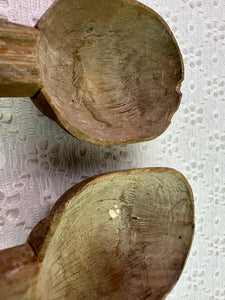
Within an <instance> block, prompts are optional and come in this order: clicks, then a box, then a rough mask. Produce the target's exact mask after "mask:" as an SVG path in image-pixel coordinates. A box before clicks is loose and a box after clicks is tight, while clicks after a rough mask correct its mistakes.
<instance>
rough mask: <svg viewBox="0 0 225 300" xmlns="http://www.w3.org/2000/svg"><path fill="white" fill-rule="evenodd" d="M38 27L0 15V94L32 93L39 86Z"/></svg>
mask: <svg viewBox="0 0 225 300" xmlns="http://www.w3.org/2000/svg"><path fill="white" fill-rule="evenodd" d="M38 35H39V34H38V31H37V30H36V29H35V28H30V27H27V26H22V25H17V24H12V23H10V22H7V21H5V20H2V19H0V96H1V97H32V96H34V95H35V93H36V92H37V91H38V90H39V89H40V76H39V71H38V65H37V53H36V52H37V40H38Z"/></svg>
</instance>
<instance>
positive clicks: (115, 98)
mask: <svg viewBox="0 0 225 300" xmlns="http://www.w3.org/2000/svg"><path fill="white" fill-rule="evenodd" d="M62 12H63V13H62ZM37 28H38V30H40V31H41V37H40V42H39V44H38V61H39V67H40V72H41V78H42V82H43V85H44V87H45V88H44V89H43V90H42V94H43V95H44V96H45V97H46V99H47V101H48V102H49V104H50V106H51V107H52V109H53V110H54V112H55V114H56V116H57V119H58V122H59V123H60V124H61V125H62V126H63V127H64V128H65V129H66V130H68V131H69V132H70V133H71V134H72V135H74V136H76V137H78V138H79V139H82V140H86V141H89V142H92V143H96V144H100V145H116V144H127V143H132V142H140V141H143V140H149V139H152V138H155V137H157V136H158V135H159V134H161V133H162V132H163V131H164V130H165V129H166V128H167V127H168V125H169V123H170V120H171V117H172V115H173V114H174V112H175V111H176V110H177V108H178V106H179V103H180V97H181V94H180V91H179V87H180V83H181V81H182V80H183V62H182V58H181V54H180V51H179V49H178V46H177V43H176V41H175V39H174V37H173V35H172V33H171V31H170V30H169V28H168V26H167V25H166V24H165V22H164V21H163V20H162V19H161V18H160V17H159V16H158V15H157V14H156V13H155V12H154V11H152V10H151V9H149V8H147V7H145V6H144V5H142V4H140V3H138V2H136V1H124V0H115V1H111V0H98V1H97V0H94V1H90V0H82V1H81V0H75V1H74V0H73V1H72V0H67V1H62V0H59V1H56V2H55V3H54V5H53V6H52V7H51V8H50V9H49V10H48V12H47V13H46V15H45V16H44V17H43V18H42V19H41V21H40V22H39V23H38V24H37Z"/></svg>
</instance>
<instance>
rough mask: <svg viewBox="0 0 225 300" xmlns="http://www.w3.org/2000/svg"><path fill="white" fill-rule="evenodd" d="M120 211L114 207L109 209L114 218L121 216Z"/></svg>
mask: <svg viewBox="0 0 225 300" xmlns="http://www.w3.org/2000/svg"><path fill="white" fill-rule="evenodd" d="M119 213H120V210H119V209H117V210H114V209H110V210H109V215H110V217H111V218H112V219H115V218H117V217H118V216H119Z"/></svg>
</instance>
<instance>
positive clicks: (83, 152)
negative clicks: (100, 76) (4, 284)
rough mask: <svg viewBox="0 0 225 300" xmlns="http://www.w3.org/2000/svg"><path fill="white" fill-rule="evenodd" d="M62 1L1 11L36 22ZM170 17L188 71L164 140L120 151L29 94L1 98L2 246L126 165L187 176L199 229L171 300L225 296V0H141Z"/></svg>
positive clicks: (13, 0)
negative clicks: (70, 195)
mask: <svg viewBox="0 0 225 300" xmlns="http://www.w3.org/2000/svg"><path fill="white" fill-rule="evenodd" d="M52 2H53V0H0V17H1V18H5V19H8V20H10V21H12V22H17V23H21V24H25V25H30V26H32V25H34V24H35V23H36V22H37V21H38V20H39V18H40V17H41V16H42V14H43V13H44V12H45V11H46V10H47V8H48V7H49V6H50V5H51V4H52ZM142 2H143V3H144V4H146V5H148V6H150V7H152V8H153V9H154V10H156V11H157V12H158V13H159V14H160V15H161V16H162V17H163V18H164V19H165V21H166V22H167V23H168V25H169V26H170V28H171V30H172V32H173V33H174V36H175V38H176V40H177V42H178V45H179V47H180V50H181V53H182V56H183V59H184V67H185V80H184V82H183V83H182V87H181V92H182V94H183V97H182V101H181V104H180V107H179V109H178V111H177V112H176V113H175V114H174V116H173V118H172V121H171V125H170V126H169V128H168V129H167V130H166V131H165V132H164V133H163V134H162V135H161V136H159V137H158V138H157V139H155V140H152V141H149V142H144V143H139V144H133V145H126V146H117V147H99V146H95V145H91V144H88V143H85V142H81V141H78V140H76V139H75V138H73V137H72V136H70V135H69V134H67V133H66V132H65V131H64V130H63V129H61V128H60V127H59V126H58V125H57V124H56V123H54V122H53V121H51V120H50V119H48V118H46V117H44V116H43V115H42V113H40V112H39V111H38V110H37V109H36V107H35V106H34V105H33V104H32V102H31V101H30V99H11V98H10V99H9V98H5V99H0V248H7V247H10V246H14V245H17V244H21V243H23V242H24V241H25V240H26V238H27V236H28V235H29V233H30V231H31V229H32V228H33V226H34V225H35V224H36V223H37V222H38V221H39V220H40V219H42V218H44V217H45V216H47V215H48V213H49V211H50V209H51V207H52V206H53V204H54V203H55V201H56V200H57V198H58V197H59V196H60V195H62V194H63V193H64V191H66V190H67V189H68V188H69V187H70V186H72V185H74V184H76V183H78V182H79V181H81V180H83V179H85V178H87V177H89V176H91V175H94V174H97V173H103V172H108V171H113V170H119V169H129V168H136V167H150V166H153V167H154V166H157V167H158V166H162V167H172V168H175V169H178V170H179V171H180V172H182V173H183V174H184V175H185V176H186V177H187V179H188V180H189V182H190V184H191V186H192V189H193V193H194V198H195V215H196V232H195V237H194V241H193V245H192V248H191V252H190V255H189V258H188V260H187V264H186V266H185V269H184V272H183V274H182V276H181V278H180V279H179V281H178V283H177V284H176V286H175V287H174V289H173V291H172V292H171V293H170V294H169V295H168V297H167V299H168V300H178V299H183V300H190V299H191V300H203V299H204V300H224V299H225V286H224V278H225V268H224V261H225V231H224V224H225V175H224V174H225V18H224V12H225V2H224V0H211V1H209V0H180V1H175V0H158V1H155V0H142Z"/></svg>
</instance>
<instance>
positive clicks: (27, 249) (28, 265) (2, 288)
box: [0, 244, 39, 300]
mask: <svg viewBox="0 0 225 300" xmlns="http://www.w3.org/2000/svg"><path fill="white" fill-rule="evenodd" d="M38 272H39V263H38V260H37V256H36V254H35V253H34V251H33V249H32V248H31V246H30V245H29V244H24V245H21V246H17V247H13V248H10V249H6V250H2V251H0V299H2V300H3V299H4V300H5V299H12V300H14V299H15V300H18V299H24V295H25V294H26V292H27V290H28V288H29V287H30V286H32V285H34V284H35V280H36V278H37V275H38Z"/></svg>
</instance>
